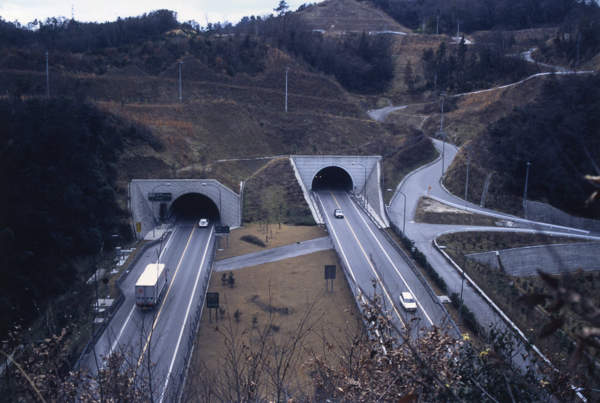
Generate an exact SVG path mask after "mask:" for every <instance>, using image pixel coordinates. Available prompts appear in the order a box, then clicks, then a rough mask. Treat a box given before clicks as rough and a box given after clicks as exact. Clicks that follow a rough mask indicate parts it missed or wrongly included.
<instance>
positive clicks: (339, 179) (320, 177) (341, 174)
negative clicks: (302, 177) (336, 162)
mask: <svg viewBox="0 0 600 403" xmlns="http://www.w3.org/2000/svg"><path fill="white" fill-rule="evenodd" d="M352 186H353V183H352V178H351V177H350V174H348V172H346V170H344V169H342V168H339V167H326V168H323V169H321V170H320V171H319V172H317V174H316V175H315V177H314V178H313V180H312V189H313V190H344V191H349V190H352Z"/></svg>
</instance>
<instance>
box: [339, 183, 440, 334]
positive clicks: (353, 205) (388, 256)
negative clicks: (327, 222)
mask: <svg viewBox="0 0 600 403" xmlns="http://www.w3.org/2000/svg"><path fill="white" fill-rule="evenodd" d="M346 197H347V198H348V200H350V204H352V207H354V209H355V210H356V212H357V213H358V215H359V217H360V218H361V220H363V222H364V223H365V227H366V228H367V229H368V230H369V232H370V233H371V235H373V239H374V240H375V242H377V244H378V245H379V247H380V248H381V250H382V251H383V253H384V254H385V256H386V257H387V258H388V260H389V261H390V263H391V265H392V266H393V267H394V270H396V273H398V276H400V278H401V279H402V282H403V283H404V285H405V286H406V288H407V289H408V291H410V293H411V294H412V296H413V298H414V299H415V301H417V304H419V306H420V307H421V310H422V311H423V313H424V314H425V316H426V317H427V320H429V323H430V324H431V325H432V326H433V321H432V320H431V318H430V317H429V315H427V311H426V310H425V308H423V305H422V304H421V303H420V302H419V300H418V299H417V296H416V295H415V293H414V292H413V291H412V290H411V289H410V287H409V286H408V283H407V282H406V280H404V277H403V276H402V274H400V270H398V268H397V267H396V265H395V264H394V262H393V261H392V258H390V255H388V254H387V252H386V251H385V249H383V245H381V243H379V240H378V239H377V237H375V234H374V233H373V231H371V228H370V227H369V225H368V224H367V222H366V221H365V218H364V217H363V215H362V214H361V213H360V212H359V211H358V208H357V207H356V205H355V204H354V202H353V201H352V199H351V198H350V196H348V194H347V193H346Z"/></svg>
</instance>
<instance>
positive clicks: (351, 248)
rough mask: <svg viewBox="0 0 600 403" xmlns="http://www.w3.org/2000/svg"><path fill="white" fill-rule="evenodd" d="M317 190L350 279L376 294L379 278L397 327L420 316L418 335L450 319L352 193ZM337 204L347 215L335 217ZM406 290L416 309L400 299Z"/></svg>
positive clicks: (414, 333) (379, 289) (366, 292)
mask: <svg viewBox="0 0 600 403" xmlns="http://www.w3.org/2000/svg"><path fill="white" fill-rule="evenodd" d="M317 193H318V195H319V198H320V203H321V204H322V207H323V211H324V212H325V217H324V219H325V220H326V222H327V224H328V227H329V229H330V231H331V232H332V233H331V237H332V239H333V242H334V244H335V245H336V249H337V251H338V253H339V255H340V259H342V260H344V263H345V265H346V267H348V269H349V279H348V280H349V282H350V283H351V284H352V283H353V282H354V284H356V285H358V288H359V289H361V290H362V292H363V294H365V295H366V296H372V295H373V282H372V279H376V281H377V283H378V284H379V285H380V287H378V289H377V290H376V291H377V292H378V293H381V294H382V295H383V296H384V300H385V301H386V308H387V309H388V310H389V311H390V315H391V316H392V321H393V323H394V325H396V326H397V328H402V327H403V326H405V324H407V323H409V322H410V321H411V320H412V319H413V318H416V319H418V322H417V326H414V324H413V328H415V329H413V331H412V333H411V334H412V335H413V337H416V336H417V334H418V329H419V328H429V327H431V326H433V325H436V326H444V324H445V323H446V320H447V319H446V314H445V313H444V311H443V308H442V307H441V304H440V303H439V302H438V301H437V300H434V298H433V297H432V296H431V295H430V294H429V293H428V292H427V290H426V289H425V288H424V286H423V284H422V283H421V281H419V279H418V277H417V276H416V274H415V273H414V272H413V271H412V270H411V268H410V267H408V265H407V264H406V262H405V261H404V260H403V259H402V258H401V257H400V255H398V252H396V250H395V249H394V248H393V247H392V246H391V245H390V243H389V242H388V241H387V240H386V239H385V238H384V236H383V235H382V234H381V233H380V232H379V230H378V229H377V227H376V226H375V224H373V222H372V221H371V219H370V218H369V217H368V216H367V215H366V214H365V212H364V211H363V210H362V209H360V208H359V207H358V206H357V205H356V203H355V202H354V201H353V200H352V199H351V198H350V196H349V195H348V193H347V192H345V191H340V190H320V191H318V192H317ZM336 208H341V209H342V210H343V211H344V214H345V218H344V219H336V218H334V217H333V210H334V209H336ZM404 291H410V292H411V293H412V294H413V296H414V297H415V299H416V300H417V306H418V309H417V312H416V313H409V312H406V311H404V310H403V308H402V306H401V305H400V303H399V302H398V298H399V295H400V293H401V292H404Z"/></svg>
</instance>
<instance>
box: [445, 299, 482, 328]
mask: <svg viewBox="0 0 600 403" xmlns="http://www.w3.org/2000/svg"><path fill="white" fill-rule="evenodd" d="M450 301H452V306H454V308H456V309H461V308H460V297H459V296H458V293H455V292H453V293H452V294H450ZM462 320H463V322H464V324H465V326H467V327H468V328H469V329H471V330H472V331H473V332H475V333H477V334H478V333H479V323H478V322H477V319H476V318H475V314H474V313H473V312H471V310H470V309H469V308H468V307H467V306H466V305H465V303H464V301H463V304H462Z"/></svg>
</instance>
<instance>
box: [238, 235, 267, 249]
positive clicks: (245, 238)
mask: <svg viewBox="0 0 600 403" xmlns="http://www.w3.org/2000/svg"><path fill="white" fill-rule="evenodd" d="M240 239H241V240H242V241H244V242H248V243H251V244H252V245H258V246H260V247H261V248H264V247H265V246H267V245H265V243H264V242H263V241H261V240H260V239H258V238H257V237H256V236H254V235H244V236H241V237H240Z"/></svg>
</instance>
